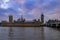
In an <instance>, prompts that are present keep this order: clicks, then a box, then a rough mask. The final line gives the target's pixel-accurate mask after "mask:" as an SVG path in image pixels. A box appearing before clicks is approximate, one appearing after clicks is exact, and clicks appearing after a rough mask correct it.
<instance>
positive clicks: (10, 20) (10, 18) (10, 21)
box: [9, 15, 13, 23]
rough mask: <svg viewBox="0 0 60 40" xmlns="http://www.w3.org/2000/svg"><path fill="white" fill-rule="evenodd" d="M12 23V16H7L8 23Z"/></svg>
mask: <svg viewBox="0 0 60 40" xmlns="http://www.w3.org/2000/svg"><path fill="white" fill-rule="evenodd" d="M12 22H13V16H12V15H9V23H12Z"/></svg>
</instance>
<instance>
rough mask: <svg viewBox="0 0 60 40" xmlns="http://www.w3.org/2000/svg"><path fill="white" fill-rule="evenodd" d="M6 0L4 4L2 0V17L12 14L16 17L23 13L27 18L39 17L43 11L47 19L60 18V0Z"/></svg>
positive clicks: (0, 8)
mask: <svg viewBox="0 0 60 40" xmlns="http://www.w3.org/2000/svg"><path fill="white" fill-rule="evenodd" d="M8 1H9V2H8ZM5 2H8V3H6V4H4V3H3V2H2V0H0V6H1V5H3V6H1V7H0V16H1V15H3V16H2V17H4V16H6V15H7V16H8V15H9V14H11V15H13V16H14V17H15V16H18V17H20V16H21V15H23V16H24V17H25V18H26V19H33V18H37V19H38V18H40V15H41V13H42V12H43V13H44V15H45V18H46V19H56V18H58V19H59V15H60V14H59V13H60V0H6V1H5ZM7 4H8V5H7ZM4 5H5V6H4ZM6 7H7V8H6ZM4 8H6V9H4ZM16 18H17V17H16ZM16 18H15V19H16Z"/></svg>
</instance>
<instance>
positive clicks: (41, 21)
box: [1, 14, 44, 26]
mask: <svg viewBox="0 0 60 40" xmlns="http://www.w3.org/2000/svg"><path fill="white" fill-rule="evenodd" d="M1 24H2V25H3V26H11V25H13V26H14V25H15V26H18V25H19V26H23V25H24V26H28V25H29V26H32V25H35V26H38V25H42V24H44V15H43V14H41V18H40V19H33V20H32V21H26V19H24V18H23V16H21V18H19V19H17V21H15V20H13V16H12V15H9V22H7V21H2V22H1Z"/></svg>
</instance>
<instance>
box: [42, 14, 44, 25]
mask: <svg viewBox="0 0 60 40" xmlns="http://www.w3.org/2000/svg"><path fill="white" fill-rule="evenodd" d="M41 23H42V24H44V15H43V13H42V14H41Z"/></svg>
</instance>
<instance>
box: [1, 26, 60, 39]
mask: <svg viewBox="0 0 60 40" xmlns="http://www.w3.org/2000/svg"><path fill="white" fill-rule="evenodd" d="M0 40H60V30H58V29H54V28H49V27H0Z"/></svg>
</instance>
